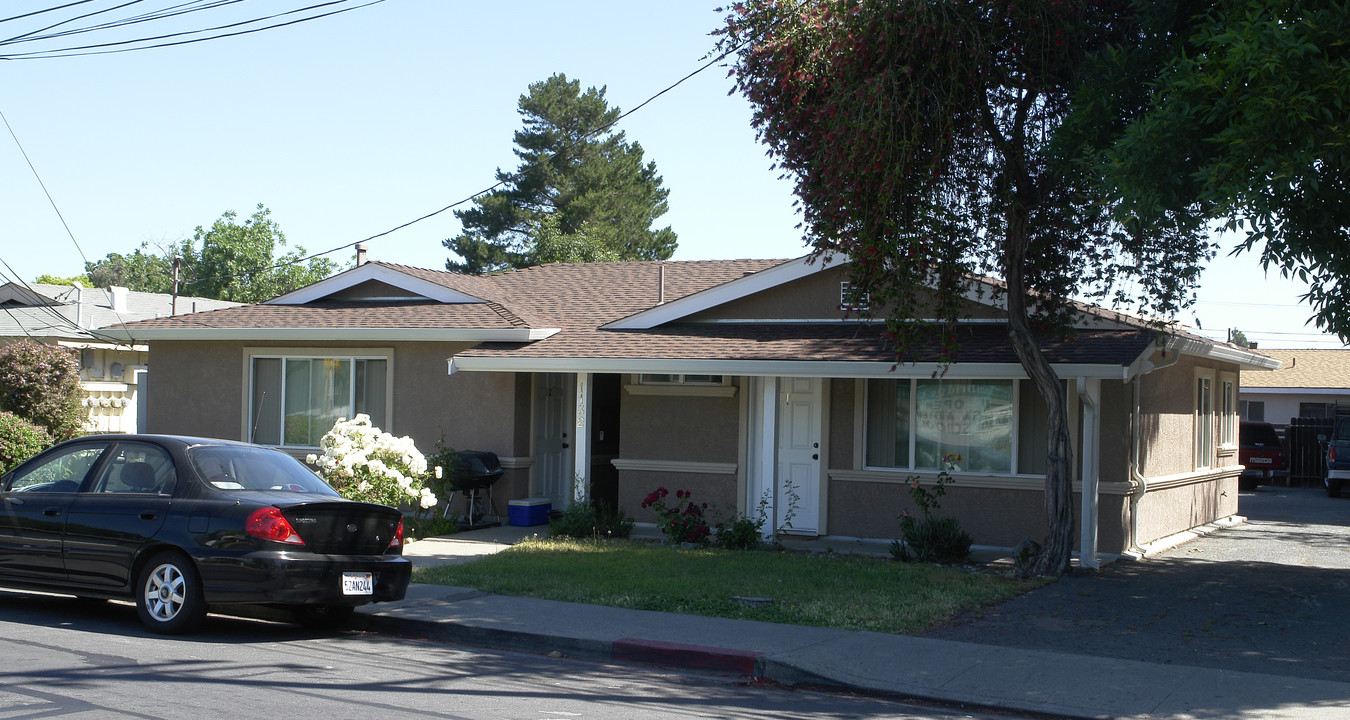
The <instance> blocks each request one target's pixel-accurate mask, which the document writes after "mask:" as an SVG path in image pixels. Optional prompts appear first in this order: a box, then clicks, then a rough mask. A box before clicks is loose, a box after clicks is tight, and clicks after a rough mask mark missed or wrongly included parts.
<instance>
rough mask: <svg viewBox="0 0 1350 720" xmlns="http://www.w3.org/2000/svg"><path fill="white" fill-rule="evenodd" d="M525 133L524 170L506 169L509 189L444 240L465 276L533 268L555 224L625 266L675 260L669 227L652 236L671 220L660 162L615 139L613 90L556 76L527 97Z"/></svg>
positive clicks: (451, 265)
mask: <svg viewBox="0 0 1350 720" xmlns="http://www.w3.org/2000/svg"><path fill="white" fill-rule="evenodd" d="M519 108H520V110H519V112H520V115H521V117H522V118H524V127H523V128H522V129H521V130H518V131H516V133H515V143H516V146H517V148H516V150H515V153H516V157H518V158H520V167H519V168H518V169H517V170H516V171H515V172H513V173H508V172H504V171H502V170H500V169H498V170H497V180H498V181H499V182H500V183H501V187H499V188H498V189H496V190H493V191H491V192H488V193H486V194H484V195H482V196H480V197H478V198H477V199H476V200H475V201H474V207H471V208H468V209H465V210H456V211H455V216H456V217H458V218H459V220H460V222H461V223H462V224H463V226H464V230H463V232H462V233H461V234H460V235H458V236H456V237H454V238H450V239H447V240H445V241H444V243H443V244H444V245H445V247H446V248H448V249H449V250H450V251H452V252H453V253H455V255H457V256H459V258H460V261H458V262H456V261H455V260H454V259H451V260H447V261H446V268H447V269H449V270H454V271H457V272H466V273H472V274H482V273H486V272H493V271H497V270H504V269H507V268H513V267H516V268H518V267H525V266H527V265H528V264H530V262H531V261H532V260H533V259H534V258H533V257H532V256H531V253H530V250H531V240H532V239H533V238H534V236H535V234H536V232H537V231H538V228H539V227H541V222H542V221H543V219H544V218H545V217H547V216H553V218H554V222H556V226H557V232H558V233H559V237H574V236H579V235H584V236H585V237H586V238H588V242H593V243H599V244H601V245H603V246H605V247H607V248H609V249H611V250H612V251H613V252H614V253H616V254H617V256H618V258H619V259H623V260H664V259H666V258H669V257H670V256H671V254H672V253H674V252H675V245H676V241H675V232H674V231H673V230H671V229H670V227H668V226H667V227H665V228H662V229H660V230H652V229H651V226H652V222H653V221H655V220H656V218H659V217H661V216H662V215H664V214H665V213H666V210H667V209H668V207H667V202H666V199H667V197H668V196H669V194H670V191H669V190H667V189H665V188H663V187H661V176H660V175H658V174H657V173H656V163H655V162H647V163H646V164H644V163H643V156H642V146H641V145H638V144H637V143H636V142H627V141H626V140H625V139H624V133H623V132H621V131H613V130H609V129H607V128H609V127H610V126H611V125H612V124H613V123H614V122H616V121H617V120H618V118H619V109H618V108H612V107H610V106H609V103H608V102H606V100H605V88H603V87H602V88H600V89H599V90H597V89H595V88H593V87H592V88H587V89H586V91H585V92H582V90H581V83H580V81H577V80H570V81H569V80H568V79H567V76H566V75H563V74H557V75H553V76H552V77H550V78H549V79H547V80H544V81H542V82H537V83H533V84H531V85H530V88H529V93H528V94H526V95H522V96H521V97H520V105H519Z"/></svg>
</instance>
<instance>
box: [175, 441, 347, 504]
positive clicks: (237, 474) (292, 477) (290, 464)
mask: <svg viewBox="0 0 1350 720" xmlns="http://www.w3.org/2000/svg"><path fill="white" fill-rule="evenodd" d="M188 459H189V460H190V461H191V462H192V467H193V469H194V470H196V471H197V474H198V475H199V476H201V478H202V479H203V480H205V481H206V482H207V483H208V484H210V485H211V487H214V488H216V489H217V490H280V491H285V492H303V493H317V494H320V495H332V496H336V495H337V491H335V490H333V488H331V487H329V486H328V483H325V482H324V481H323V480H322V479H321V478H319V476H317V475H315V474H314V473H313V472H311V471H310V470H309V468H306V467H305V466H304V465H302V464H300V461H298V460H296V459H295V458H293V457H291V456H290V455H287V454H285V453H283V452H280V451H277V450H268V449H266V448H259V447H248V446H245V445H203V446H198V447H194V448H191V449H189V450H188Z"/></svg>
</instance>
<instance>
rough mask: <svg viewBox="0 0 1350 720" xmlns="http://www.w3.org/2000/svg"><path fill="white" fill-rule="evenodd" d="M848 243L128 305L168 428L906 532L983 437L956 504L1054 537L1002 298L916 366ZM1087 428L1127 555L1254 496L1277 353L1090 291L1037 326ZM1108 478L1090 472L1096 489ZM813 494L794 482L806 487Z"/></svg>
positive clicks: (647, 515) (155, 406)
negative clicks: (1102, 306) (1127, 312)
mask: <svg viewBox="0 0 1350 720" xmlns="http://www.w3.org/2000/svg"><path fill="white" fill-rule="evenodd" d="M860 301H865V299H862V300H860V299H859V298H857V297H856V293H852V292H850V290H849V286H848V275H847V273H846V272H844V270H843V266H842V264H841V263H839V262H834V263H823V262H820V261H818V260H815V261H813V260H812V259H811V258H809V257H807V258H799V259H795V260H719V261H697V262H618V263H587V264H572V265H566V264H553V265H544V266H540V267H532V268H528V269H524V270H518V271H514V272H506V273H501V274H497V275H489V276H483V277H476V276H465V275H460V274H455V273H449V272H442V271H435V270H426V269H419V268H413V267H407V266H402V265H396V264H389V263H381V262H371V263H365V264H361V265H358V266H357V267H355V268H353V269H351V270H348V271H346V272H344V273H341V274H338V275H335V276H333V277H331V278H328V279H326V280H323V281H321V282H318V283H315V284H313V285H310V286H308V287H305V288H302V289H300V290H297V291H295V292H291V293H289V294H286V295H282V296H280V297H277V298H274V299H272V300H270V301H267V302H265V303H262V304H257V305H248V306H242V307H237V308H228V309H223V310H215V311H212V312H206V313H197V314H194V315H191V316H188V317H177V318H159V319H155V320H146V321H142V322H139V323H132V324H130V325H128V326H127V328H126V329H127V331H128V332H129V333H130V334H131V336H133V337H134V338H135V339H136V341H137V342H140V343H146V344H148V345H149V347H150V349H151V353H152V357H153V366H152V377H153V379H154V388H155V391H154V393H153V395H152V396H151V398H150V405H149V413H150V421H149V427H150V430H151V431H161V432H165V431H172V432H179V433H191V434H200V435H208V436H217V437H226V438H242V439H251V440H253V441H255V442H260V443H266V444H270V445H277V446H280V447H283V448H285V449H288V450H290V451H293V452H294V453H296V454H297V455H303V454H305V453H308V452H312V451H313V449H314V447H315V446H316V445H317V444H318V442H319V438H320V437H321V436H322V435H323V433H324V432H325V431H326V430H327V429H328V426H329V425H331V423H332V421H333V420H335V419H336V418H337V417H339V416H349V415H351V414H353V413H356V412H365V413H368V414H370V415H371V417H372V418H373V420H374V422H375V424H377V425H379V426H380V427H382V428H384V429H386V430H388V431H390V432H393V433H395V434H398V435H411V436H412V437H413V438H414V439H415V440H416V441H417V444H418V446H419V447H420V448H423V449H424V450H426V449H430V448H431V447H432V446H433V445H434V444H435V443H436V442H437V441H443V442H444V443H445V444H446V445H448V446H450V447H453V448H456V449H461V450H463V449H474V450H486V451H492V452H495V453H496V454H497V455H498V456H499V457H500V458H501V461H502V464H503V466H504V467H505V468H506V475H505V476H504V478H503V479H502V480H501V481H499V483H498V484H497V486H496V488H495V491H496V496H497V502H498V503H499V510H500V503H502V502H503V501H504V499H511V498H525V497H544V498H548V499H550V500H551V501H552V503H553V507H554V508H555V509H558V508H561V507H563V506H566V505H567V504H568V503H571V502H575V501H577V500H579V499H582V498H587V497H590V498H595V499H598V500H603V501H605V502H608V503H611V504H613V505H615V506H617V507H618V508H620V509H621V510H623V511H624V512H625V513H627V514H628V515H630V516H633V517H635V518H636V519H637V520H638V521H639V522H652V521H653V520H654V516H653V515H652V514H651V511H650V510H648V509H643V508H642V507H641V500H642V499H643V498H644V497H645V496H646V495H647V494H648V493H649V492H651V491H652V490H654V489H656V488H657V487H662V486H663V487H666V488H667V489H669V490H670V491H671V492H672V493H673V492H674V491H675V490H676V489H684V490H688V491H690V492H692V494H693V497H694V498H695V499H696V500H699V501H706V502H708V503H709V506H710V508H711V509H713V510H718V509H722V508H732V509H737V510H740V511H742V512H747V513H753V512H754V510H755V508H756V507H757V506H758V504H759V502H760V500H761V499H767V500H768V507H769V512H770V513H772V515H771V518H772V519H771V522H770V524H771V525H773V526H777V525H783V524H784V523H785V520H786V519H787V518H788V517H789V516H790V520H791V524H790V526H789V527H785V528H784V530H785V531H786V532H789V533H798V534H803V535H808V536H811V535H827V534H828V535H832V536H842V537H857V538H892V537H895V536H897V535H898V522H897V515H898V514H899V513H901V511H902V510H904V509H906V508H909V509H911V510H912V509H913V507H914V506H913V504H912V501H911V499H910V497H909V493H908V492H907V490H908V481H909V479H910V478H911V477H918V478H921V479H924V480H932V479H933V478H934V477H935V476H936V474H937V472H938V470H939V468H940V463H941V462H942V459H943V458H944V457H948V456H951V455H959V456H960V458H961V459H960V461H959V462H958V463H957V467H956V468H955V469H954V470H953V472H952V476H953V478H954V482H953V484H952V485H951V486H950V487H949V490H948V492H947V495H946V496H945V497H944V498H943V499H942V501H941V502H942V505H941V509H940V510H939V511H938V514H939V515H947V514H950V515H954V516H956V517H958V518H959V519H960V520H961V522H962V524H963V525H964V527H966V528H967V529H968V530H969V531H970V532H971V533H972V535H973V536H974V538H975V542H976V544H977V545H982V546H993V547H1012V546H1013V545H1015V544H1016V543H1017V542H1019V541H1020V540H1021V539H1022V538H1024V537H1031V538H1033V539H1037V540H1039V539H1041V537H1042V536H1043V535H1044V533H1045V513H1044V509H1043V507H1044V501H1043V492H1042V491H1043V487H1044V477H1043V472H1044V470H1045V464H1046V460H1045V425H1046V423H1045V410H1044V407H1043V404H1042V403H1041V401H1040V400H1039V398H1038V395H1037V393H1036V392H1035V390H1034V388H1033V387H1032V385H1031V384H1030V382H1029V381H1027V379H1026V376H1025V374H1024V373H1023V371H1022V368H1021V366H1020V365H1019V364H1018V361H1017V358H1016V357H1015V356H1014V354H1013V351H1012V350H1011V348H1010V347H1009V345H1008V341H1007V327H1006V319H1005V318H1006V312H1005V310H1004V308H1003V307H1002V306H1001V305H1000V304H999V303H998V302H997V301H994V300H991V299H990V297H989V296H988V295H985V296H983V297H971V298H969V300H968V302H969V306H968V309H969V312H968V313H967V315H968V316H969V318H970V319H969V320H967V321H965V322H963V323H962V324H961V325H960V327H959V332H958V335H959V337H958V341H959V344H960V349H959V352H958V353H957V355H956V362H955V363H954V364H950V365H948V364H944V363H943V362H942V355H941V348H940V347H938V346H937V345H931V346H926V347H915V348H912V349H911V350H910V351H909V352H908V353H907V354H906V356H905V357H904V358H903V361H902V362H899V363H897V361H896V357H895V354H894V353H895V348H894V345H893V342H892V341H891V340H890V339H889V338H888V336H887V333H886V330H885V327H884V325H882V324H879V323H874V322H867V321H864V320H860V319H859V317H858V315H859V313H858V309H857V307H856V305H857V303H858V302H860ZM1040 343H1041V347H1042V349H1043V351H1044V352H1045V354H1046V355H1047V357H1048V358H1049V360H1050V362H1051V363H1052V364H1053V365H1054V367H1055V369H1056V371H1057V372H1058V373H1059V374H1060V376H1061V377H1062V378H1063V380H1064V382H1065V385H1066V389H1067V393H1068V397H1069V399H1070V406H1071V408H1072V411H1071V423H1072V427H1073V438H1074V443H1075V446H1076V447H1077V448H1079V449H1080V450H1081V458H1082V459H1081V461H1080V462H1079V464H1078V468H1077V470H1078V475H1079V476H1080V477H1079V479H1078V481H1076V482H1075V483H1074V487H1075V490H1076V491H1079V497H1080V499H1081V498H1082V497H1083V496H1084V495H1085V496H1086V498H1087V499H1086V502H1082V503H1080V507H1081V508H1083V509H1084V510H1085V511H1086V515H1085V516H1083V517H1079V518H1078V523H1079V525H1080V527H1081V529H1082V538H1083V544H1082V548H1083V551H1084V553H1085V557H1086V560H1085V562H1088V563H1089V564H1090V563H1092V562H1095V558H1096V555H1097V553H1098V552H1102V553H1112V554H1114V553H1125V552H1129V551H1134V550H1137V549H1138V548H1140V547H1141V546H1143V545H1145V544H1147V543H1150V542H1153V541H1156V540H1158V539H1160V538H1164V537H1167V536H1170V535H1172V534H1174V533H1178V532H1181V531H1185V530H1188V529H1190V528H1192V527H1195V526H1198V525H1201V524H1204V523H1208V522H1211V521H1215V520H1219V519H1222V518H1225V517H1228V516H1231V515H1233V514H1234V513H1235V512H1236V511H1237V499H1238V493H1237V478H1238V475H1239V473H1240V471H1241V468H1240V466H1238V465H1237V438H1236V426H1237V393H1238V386H1239V379H1240V376H1241V374H1242V372H1243V371H1244V370H1270V369H1273V368H1275V367H1277V366H1278V363H1277V362H1276V361H1274V360H1271V359H1270V358H1267V357H1265V356H1263V355H1260V354H1258V353H1256V352H1252V351H1249V350H1246V349H1243V348H1238V347H1234V346H1231V345H1227V344H1223V343H1217V342H1214V341H1211V340H1208V339H1205V338H1203V337H1199V336H1196V335H1192V334H1188V333H1185V332H1181V331H1170V332H1160V331H1159V330H1157V329H1156V328H1154V327H1150V326H1148V325H1147V324H1145V323H1142V322H1139V321H1137V320H1134V319H1131V318H1129V317H1127V316H1124V315H1120V314H1116V313H1111V312H1107V311H1103V310H1093V309H1088V311H1087V312H1086V314H1085V315H1084V316H1083V320H1082V322H1081V323H1080V326H1079V327H1078V329H1077V332H1076V333H1073V334H1072V335H1070V336H1066V337H1055V336H1046V337H1042V338H1040ZM1084 487H1086V488H1087V489H1088V490H1087V492H1086V493H1082V492H1081V489H1082V488H1084ZM792 498H795V500H793V499H792Z"/></svg>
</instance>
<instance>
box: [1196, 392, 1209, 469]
mask: <svg viewBox="0 0 1350 720" xmlns="http://www.w3.org/2000/svg"><path fill="white" fill-rule="evenodd" d="M1213 458H1214V376H1213V375H1212V374H1210V373H1208V372H1203V371H1197V373H1196V376H1195V469H1196V470H1204V469H1207V468H1209V467H1211V466H1212V465H1213V462H1214V460H1213Z"/></svg>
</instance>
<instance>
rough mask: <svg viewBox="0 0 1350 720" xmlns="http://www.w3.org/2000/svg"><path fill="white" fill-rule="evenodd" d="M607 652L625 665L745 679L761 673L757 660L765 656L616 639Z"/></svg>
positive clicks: (676, 644)
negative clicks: (713, 672) (691, 671)
mask: <svg viewBox="0 0 1350 720" xmlns="http://www.w3.org/2000/svg"><path fill="white" fill-rule="evenodd" d="M610 653H611V656H612V657H613V658H614V659H615V660H623V661H628V662H642V663H648V664H651V665H665V666H667V667H682V668H691V669H695V670H712V671H716V672H729V673H736V674H738V675H743V676H747V677H758V676H759V675H761V674H763V668H762V667H761V666H760V658H761V657H763V656H764V653H758V652H750V651H748V650H732V649H730V648H719V647H708V646H707V645H685V644H683V643H670V642H660V641H658V640H639V639H637V638H619V639H618V640H615V641H614V644H613V645H612V646H611V648H610Z"/></svg>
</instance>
